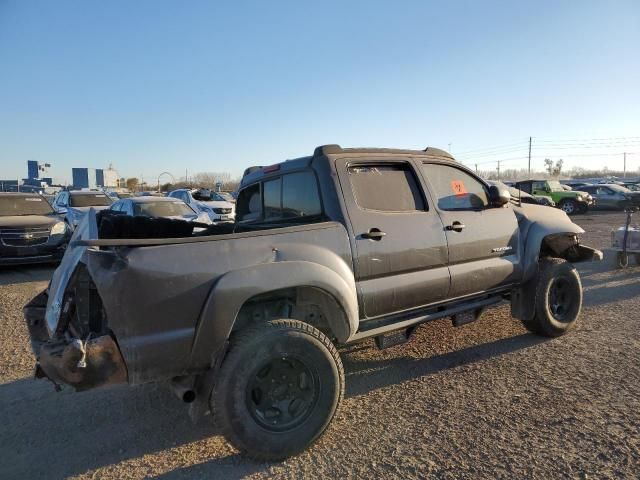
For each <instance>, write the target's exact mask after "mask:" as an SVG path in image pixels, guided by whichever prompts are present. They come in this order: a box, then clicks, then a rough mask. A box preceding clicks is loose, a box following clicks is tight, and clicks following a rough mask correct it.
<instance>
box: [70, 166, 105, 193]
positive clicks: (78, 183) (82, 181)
mask: <svg viewBox="0 0 640 480" xmlns="http://www.w3.org/2000/svg"><path fill="white" fill-rule="evenodd" d="M71 177H72V182H71V183H72V185H73V188H101V187H104V171H103V170H102V169H101V168H98V169H96V168H85V167H82V168H72V169H71Z"/></svg>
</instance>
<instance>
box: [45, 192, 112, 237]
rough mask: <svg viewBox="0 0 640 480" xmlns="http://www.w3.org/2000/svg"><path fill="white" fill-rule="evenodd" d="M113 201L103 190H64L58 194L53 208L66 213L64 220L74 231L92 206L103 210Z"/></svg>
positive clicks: (60, 212) (63, 213)
mask: <svg viewBox="0 0 640 480" xmlns="http://www.w3.org/2000/svg"><path fill="white" fill-rule="evenodd" d="M112 203H113V199H112V198H111V197H109V196H108V195H107V194H106V193H104V192H101V191H96V190H70V191H67V190H64V191H61V192H59V193H58V194H57V195H56V198H55V200H54V202H53V208H54V209H55V211H56V212H57V213H59V214H60V215H64V221H65V222H66V223H67V226H68V227H69V229H70V230H71V231H73V230H74V229H75V228H76V226H77V225H78V224H79V223H80V220H82V217H83V216H84V215H85V214H86V213H87V212H88V211H89V209H90V208H93V209H95V210H103V209H105V208H109V206H110V205H111V204H112Z"/></svg>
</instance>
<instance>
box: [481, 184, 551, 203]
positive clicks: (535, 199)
mask: <svg viewBox="0 0 640 480" xmlns="http://www.w3.org/2000/svg"><path fill="white" fill-rule="evenodd" d="M487 183H488V184H489V185H496V186H498V187H501V188H506V189H508V190H509V193H510V194H511V198H512V199H513V200H514V201H516V202H522V203H532V204H535V205H544V206H545V207H555V206H556V203H555V202H554V201H553V200H552V199H551V197H548V196H546V195H535V196H534V195H529V194H528V193H527V192H523V191H522V190H518V189H517V188H515V187H511V186H509V185H507V184H505V183H503V182H500V181H498V180H487Z"/></svg>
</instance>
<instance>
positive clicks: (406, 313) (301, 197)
mask: <svg viewBox="0 0 640 480" xmlns="http://www.w3.org/2000/svg"><path fill="white" fill-rule="evenodd" d="M383 193H384V194H383ZM510 200H511V195H510V194H509V192H508V191H506V190H504V189H501V188H499V187H497V186H495V185H488V184H487V183H485V182H484V181H483V180H482V179H481V178H479V177H478V176H477V175H476V174H475V173H474V172H473V171H471V170H469V169H468V168H466V167H464V166H463V165H461V164H460V163H458V162H456V161H455V160H454V159H453V157H451V156H450V155H449V154H448V153H447V152H445V151H443V150H438V149H435V148H427V149H426V150H424V151H413V150H392V149H343V148H341V147H339V146H338V145H327V146H322V147H318V148H316V150H315V151H314V153H313V155H311V156H306V157H302V158H298V159H295V160H290V161H286V162H283V163H279V164H276V165H271V166H269V167H266V168H261V167H257V168H253V169H250V170H248V173H247V174H246V175H245V176H244V177H243V179H242V183H241V187H240V193H239V195H238V203H237V205H238V209H237V218H236V220H237V222H236V223H235V224H234V225H233V230H235V232H234V231H232V229H231V228H230V227H229V226H228V225H224V224H222V225H215V226H212V229H214V230H215V228H218V229H219V233H220V235H214V234H211V235H208V236H188V237H186V238H157V237H156V238H136V239H127V238H123V236H122V235H118V224H117V222H118V220H122V221H124V220H128V219H127V218H126V217H120V216H118V215H112V216H110V217H109V216H105V215H102V214H100V219H99V220H100V224H98V222H97V220H98V218H97V216H96V215H95V214H94V212H90V213H89V215H87V217H86V218H85V219H84V220H83V222H82V223H81V224H80V226H79V227H78V229H77V231H76V234H75V240H74V242H72V243H71V244H70V247H69V250H68V252H67V254H66V255H65V257H64V260H63V262H62V264H61V266H60V267H59V268H58V269H57V270H56V272H55V274H54V276H53V279H52V282H51V285H50V287H49V289H48V290H45V291H43V292H42V293H41V294H40V295H38V296H37V297H36V298H34V299H33V300H32V301H31V302H30V303H29V304H28V305H27V306H26V307H25V317H26V321H27V325H28V328H29V332H30V335H31V338H32V345H33V349H34V353H35V357H36V359H37V368H36V375H37V376H39V377H47V378H49V379H51V380H53V381H54V382H56V383H66V384H70V385H73V386H74V387H75V388H76V389H77V390H88V389H91V388H95V387H98V386H101V385H108V384H114V383H127V382H128V383H129V384H132V385H135V384H141V383H145V382H154V381H169V382H171V384H172V386H173V388H174V391H175V392H176V394H177V395H178V396H179V397H180V398H181V399H182V400H183V401H185V402H190V403H192V405H191V407H192V408H191V409H190V412H191V414H192V416H193V417H194V418H200V417H201V416H202V415H203V414H205V413H206V412H207V411H209V410H210V411H211V414H212V415H211V416H212V417H213V418H214V420H215V421H216V422H217V424H218V431H219V432H221V433H222V434H223V435H224V436H225V437H226V438H227V440H228V441H229V442H230V443H232V444H233V445H234V446H235V447H236V448H238V449H239V450H240V451H241V452H243V453H245V454H248V455H250V456H252V457H254V458H260V459H271V460H272V459H281V458H284V457H288V456H290V455H294V454H296V453H299V452H301V451H302V450H304V449H305V448H307V447H308V446H309V445H311V444H312V443H313V442H315V441H316V440H317V439H318V438H319V437H320V436H321V435H322V433H323V431H324V430H325V428H326V427H327V426H328V425H329V423H330V422H331V420H332V418H333V417H334V415H335V413H336V410H337V408H338V406H339V405H340V402H341V400H342V398H343V396H344V390H345V387H344V382H345V375H344V371H343V366H342V362H341V359H340V355H339V354H338V351H337V349H336V347H337V346H340V345H347V344H353V343H355V342H359V341H362V340H364V339H366V338H375V340H376V345H377V346H378V347H380V348H385V347H388V346H392V345H398V344H401V343H404V342H406V341H407V340H408V339H409V338H410V336H411V334H412V332H413V331H414V329H415V328H416V326H417V325H419V324H421V323H424V322H428V321H431V320H435V319H440V318H445V317H451V319H452V322H453V324H454V325H455V326H461V325H463V324H466V323H469V322H471V321H474V320H476V319H477V318H479V316H480V315H481V313H482V312H483V311H484V310H485V309H486V308H489V307H493V306H497V305H499V304H501V303H503V302H505V301H506V302H510V303H511V312H512V314H513V316H514V317H516V318H519V319H521V320H522V321H523V323H524V325H525V326H526V328H528V329H529V330H531V331H532V332H535V333H537V334H540V335H544V336H548V337H557V336H560V335H563V334H565V333H567V332H569V331H570V330H571V329H572V328H574V327H575V325H576V322H577V321H578V317H579V314H580V309H581V305H582V294H583V291H582V286H581V283H580V277H579V274H578V272H577V270H576V269H575V267H574V266H573V265H572V263H575V262H583V261H590V260H592V259H601V258H602V253H601V252H599V251H597V250H594V249H592V248H589V247H587V246H584V245H582V244H581V243H580V241H579V235H580V234H581V233H583V232H584V231H583V230H582V229H581V228H580V227H579V226H578V225H575V224H574V223H573V222H571V220H570V219H569V218H568V217H567V215H565V213H564V212H562V211H559V210H557V209H551V208H546V207H542V206H539V205H528V204H522V205H521V206H519V205H514V204H513V202H511V201H510ZM107 220H108V221H109V223H108V225H109V228H110V232H111V234H113V235H112V236H111V237H110V238H109V239H104V238H100V236H101V232H102V229H103V227H104V225H105V222H106V221H107ZM156 221H158V222H159V221H160V219H158V220H156ZM184 223H186V222H179V225H180V226H181V227H182V226H184ZM166 233H167V236H168V237H169V236H171V235H173V233H174V232H166ZM88 299H90V300H91V302H90V303H85V300H88ZM81 302H82V303H81ZM80 305H82V306H83V308H80ZM389 408H392V406H390V407H389Z"/></svg>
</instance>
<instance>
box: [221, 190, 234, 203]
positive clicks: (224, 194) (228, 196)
mask: <svg viewBox="0 0 640 480" xmlns="http://www.w3.org/2000/svg"><path fill="white" fill-rule="evenodd" d="M218 195H220V196H221V197H222V199H223V200H225V201H227V202H235V201H236V199H235V198H233V195H231V194H230V193H229V192H218Z"/></svg>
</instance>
